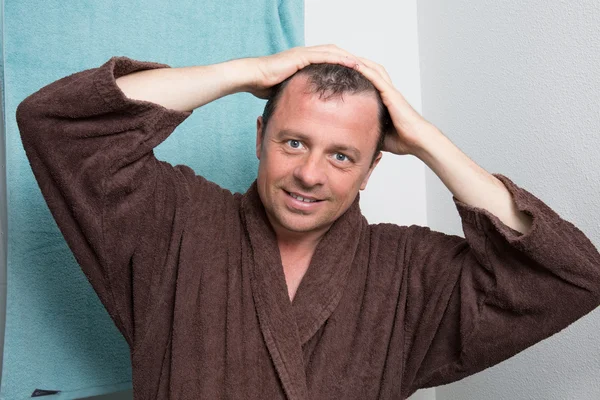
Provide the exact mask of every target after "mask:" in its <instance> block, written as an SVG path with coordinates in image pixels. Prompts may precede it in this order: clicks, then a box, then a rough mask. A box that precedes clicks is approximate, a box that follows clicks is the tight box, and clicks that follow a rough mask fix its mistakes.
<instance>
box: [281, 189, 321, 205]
mask: <svg viewBox="0 0 600 400" xmlns="http://www.w3.org/2000/svg"><path fill="white" fill-rule="evenodd" d="M286 193H287V194H289V195H290V196H291V197H293V198H294V199H296V200H299V201H302V202H304V203H318V202H320V201H322V200H317V199H314V198H310V197H302V196H300V195H299V194H296V193H291V192H288V191H286Z"/></svg>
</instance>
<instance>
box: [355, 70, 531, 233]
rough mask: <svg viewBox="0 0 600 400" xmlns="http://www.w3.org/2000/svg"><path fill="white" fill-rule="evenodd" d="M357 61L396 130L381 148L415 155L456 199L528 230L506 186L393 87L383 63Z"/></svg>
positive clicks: (528, 224)
mask: <svg viewBox="0 0 600 400" xmlns="http://www.w3.org/2000/svg"><path fill="white" fill-rule="evenodd" d="M360 61H361V64H360V66H359V70H360V72H361V73H362V74H363V75H365V77H367V79H369V80H370V81H371V82H372V83H373V84H374V85H375V87H376V88H377V89H378V90H379V91H380V93H381V97H382V100H383V102H384V104H385V105H386V107H387V108H388V110H389V112H390V116H391V118H392V121H393V124H394V128H395V131H394V132H390V133H389V134H388V135H387V136H386V138H385V145H384V148H383V149H384V150H385V151H389V152H391V153H394V154H402V155H404V154H411V155H414V156H416V157H417V158H419V159H420V160H421V161H423V162H424V163H425V164H426V165H427V166H428V167H429V168H431V170H432V171H433V172H435V174H436V175H437V176H438V177H439V178H440V179H441V181H442V182H443V183H444V185H446V187H447V188H448V189H449V190H450V192H452V194H453V195H454V197H456V198H457V199H458V200H460V201H462V202H463V203H466V204H468V205H470V206H473V207H477V208H482V209H485V210H487V211H489V212H491V213H492V214H493V215H495V216H496V217H498V218H499V219H500V220H501V221H502V222H503V223H504V224H506V225H507V226H509V227H511V228H512V229H515V230H516V231H519V232H521V233H523V234H526V233H527V232H529V231H530V229H531V225H532V219H531V216H530V215H528V214H526V213H524V212H522V211H519V210H518V209H517V207H516V203H515V202H514V200H513V198H512V196H511V194H510V192H509V191H508V189H507V188H506V186H504V184H503V183H502V182H501V181H500V180H499V179H498V178H496V177H495V176H493V175H492V174H490V173H488V172H487V171H486V170H484V169H483V168H481V167H480V166H479V165H477V164H476V163H475V162H474V161H473V160H471V159H470V158H469V157H467V155H466V154H464V153H463V152H462V151H461V150H460V149H459V148H458V147H456V146H455V145H454V144H453V143H452V142H451V141H450V140H449V139H448V138H447V137H446V136H445V135H444V134H442V132H440V130H439V129H437V128H436V127H435V126H434V125H432V124H431V123H429V122H428V121H426V120H425V119H424V118H423V117H422V116H421V115H419V113H417V112H416V111H415V110H414V109H413V108H412V107H411V105H410V104H409V103H408V102H407V101H406V99H404V97H403V96H402V94H401V93H400V92H399V91H398V90H396V89H395V88H394V86H393V85H392V83H391V80H390V78H389V76H388V75H387V73H386V71H385V69H384V68H383V67H382V66H380V65H378V64H375V63H374V62H372V61H370V60H367V59H364V58H360Z"/></svg>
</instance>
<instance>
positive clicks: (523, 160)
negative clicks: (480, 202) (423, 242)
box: [418, 0, 600, 400]
mask: <svg viewBox="0 0 600 400" xmlns="http://www.w3.org/2000/svg"><path fill="white" fill-rule="evenodd" d="M418 17H419V41H420V56H421V64H420V65H421V79H422V97H423V112H424V116H425V117H426V118H428V119H429V120H431V121H432V122H433V123H435V124H436V125H437V126H438V127H439V128H440V129H442V131H444V132H445V133H446V135H447V136H449V137H450V138H451V139H452V140H453V142H454V143H456V144H457V145H458V146H459V147H460V148H462V149H463V151H465V152H466V153H467V154H468V155H469V156H471V158H473V159H474V160H475V161H476V162H477V163H479V164H480V165H482V166H483V167H484V168H486V169H487V170H488V171H490V172H501V173H504V174H505V175H507V176H509V177H511V178H512V179H513V180H514V181H515V182H516V183H517V184H520V185H522V186H523V187H525V188H527V189H528V190H529V191H531V192H533V193H534V194H536V195H537V196H538V197H540V198H541V199H542V200H544V201H545V202H546V203H547V204H548V205H550V207H552V208H554V209H555V210H556V211H557V212H558V213H559V214H560V215H562V216H563V217H564V218H566V219H567V220H570V221H572V222H573V223H575V225H577V226H578V227H580V229H581V230H583V231H584V232H585V233H586V234H587V235H588V237H590V239H591V240H592V241H593V242H594V243H595V245H596V246H597V247H598V246H600V168H599V163H598V161H597V154H596V153H597V151H598V149H599V148H600V135H599V127H600V69H599V65H600V2H598V0H570V1H556V0H529V1H520V0H506V1H496V0H480V1H477V2H474V1H466V0H456V1H453V2H447V1H445V0H420V1H419V4H418ZM446 193H447V191H446V189H445V188H444V187H443V186H442V185H441V183H440V182H439V180H438V179H437V177H435V176H434V175H433V174H431V173H428V174H427V206H428V210H427V212H428V214H427V216H428V223H429V225H430V226H432V228H434V229H437V230H442V231H446V232H449V233H461V232H462V231H461V228H460V225H459V223H458V220H457V219H456V211H455V208H454V206H453V204H452V203H451V201H450V200H449V199H448V197H447V196H446ZM599 344H600V310H596V311H595V312H593V313H591V314H589V315H588V316H587V317H585V318H584V319H582V320H580V321H578V322H577V323H575V324H573V325H571V327H569V328H568V329H567V330H565V331H563V332H561V333H559V334H557V335H556V336H553V337H552V338H550V339H548V340H546V341H543V342H541V343H539V344H537V345H536V346H534V347H532V348H530V349H528V350H526V351H525V352H523V353H521V354H519V355H517V356H516V357H514V358H512V359H510V360H508V361H506V362H504V363H501V364H500V365H498V366H496V367H493V368H491V369H489V370H487V371H484V372H482V373H480V374H477V375H474V376H472V377H470V378H467V379H465V380H463V381H462V382H459V383H455V384H452V385H448V386H445V387H440V388H438V389H437V399H438V400H446V399H448V400H450V399H453V400H454V399H461V400H469V399H477V400H480V399H486V400H494V399H517V400H518V399H531V400H537V399H539V400H542V399H543V400H553V399H556V400H558V399H560V400H563V399H578V400H592V399H593V400H598V399H600V384H599V383H598V377H599V376H600V345H599Z"/></svg>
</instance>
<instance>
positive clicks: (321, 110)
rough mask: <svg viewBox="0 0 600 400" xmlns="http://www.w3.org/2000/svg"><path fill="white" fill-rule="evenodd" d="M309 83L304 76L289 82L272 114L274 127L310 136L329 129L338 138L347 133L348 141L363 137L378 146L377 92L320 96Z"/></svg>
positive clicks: (329, 132) (368, 142)
mask: <svg viewBox="0 0 600 400" xmlns="http://www.w3.org/2000/svg"><path fill="white" fill-rule="evenodd" d="M309 85H310V84H309V82H308V78H307V77H306V76H302V75H299V76H296V77H294V78H293V79H292V80H291V81H290V82H289V83H288V85H287V86H286V87H285V89H284V90H283V93H282V94H281V97H280V99H279V102H278V104H277V107H276V109H275V112H274V114H273V116H272V121H273V129H277V130H283V129H288V130H295V131H299V132H303V133H305V134H309V135H310V134H313V133H323V132H328V134H329V136H331V137H332V138H336V139H338V140H339V139H343V137H344V136H348V139H349V140H357V139H361V141H365V143H367V144H368V145H370V144H373V146H375V143H376V141H377V137H378V135H379V109H378V103H377V98H376V96H375V94H374V93H360V94H349V93H345V94H343V95H342V96H335V97H332V98H329V99H321V98H319V94H318V93H312V92H311V90H310V89H311V88H310V86H309ZM269 125H271V122H269ZM373 148H374V147H373Z"/></svg>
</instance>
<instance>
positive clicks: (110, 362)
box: [0, 0, 304, 400]
mask: <svg viewBox="0 0 600 400" xmlns="http://www.w3.org/2000/svg"><path fill="white" fill-rule="evenodd" d="M33 4H34V3H32V2H30V1H7V2H5V5H4V7H5V9H4V11H5V19H4V28H5V29H4V30H5V31H4V34H5V42H4V44H5V45H6V46H5V48H4V51H5V52H6V58H5V61H6V64H5V74H6V75H5V78H6V81H5V83H6V86H5V88H6V92H5V96H6V114H5V115H7V121H6V123H7V126H6V147H7V152H6V154H7V165H6V167H7V175H8V271H7V273H8V276H7V285H8V287H7V290H8V298H7V312H6V317H7V320H6V337H5V345H4V360H3V374H2V388H1V393H0V398H2V399H7V400H12V399H24V398H29V397H30V396H31V395H32V393H33V392H34V391H35V389H44V390H58V391H61V392H60V393H59V394H57V395H49V396H47V397H46V396H44V398H80V397H86V396H92V395H97V394H103V393H110V392H114V391H118V390H125V389H127V388H130V387H131V379H132V377H131V367H130V365H131V360H130V355H129V348H128V346H127V342H126V341H125V340H124V339H123V337H122V336H121V335H120V333H119V331H118V329H117V328H116V327H115V325H114V323H113V321H112V320H111V318H110V316H109V314H108V313H107V312H106V310H105V308H104V307H103V305H102V303H101V302H100V300H99V299H98V296H97V295H96V294H95V293H94V290H93V288H92V287H91V286H90V284H89V282H88V281H87V279H86V277H85V275H84V274H83V273H82V271H81V269H80V268H79V266H78V264H77V262H76V260H75V258H74V257H73V255H72V253H71V251H70V250H69V248H68V246H67V244H66V242H65V239H64V238H63V235H62V234H61V233H60V231H59V229H58V227H57V226H56V223H55V222H54V220H53V218H52V215H51V214H50V211H49V210H48V206H47V205H46V203H45V201H44V198H43V197H42V194H41V193H40V189H39V187H38V185H37V183H36V181H35V179H34V175H33V173H32V171H31V168H30V166H29V163H28V160H27V158H26V155H25V152H24V149H23V145H22V143H21V138H20V136H19V132H18V129H17V124H16V121H15V117H14V115H15V111H16V108H17V105H18V104H19V103H20V102H21V101H22V100H23V99H24V98H25V97H26V96H27V95H29V94H31V93H33V92H35V91H37V90H39V88H41V87H43V86H45V85H47V84H48V83H50V82H52V81H55V80H56V79H58V78H61V77H63V76H66V75H68V74H71V73H73V72H76V71H81V70H84V69H88V68H92V67H97V66H98V65H100V64H102V63H104V62H105V61H106V60H108V59H109V58H110V57H111V56H112V55H113V54H118V55H127V56H130V57H135V58H138V59H142V60H144V59H146V60H156V61H160V62H162V63H167V64H170V65H173V66H188V65H205V64H212V63H216V62H221V61H225V60H229V59H233V58H239V57H246V56H259V55H266V54H271V53H275V52H278V51H282V50H285V49H287V48H289V47H291V46H296V45H301V44H302V43H303V37H304V31H303V29H304V15H303V12H304V10H303V7H304V5H303V1H301V0H294V1H291V0H290V1H287V0H285V1H282V0H246V1H221V0H179V1H176V2H167V1H163V0H144V1H140V0H135V1H117V0H109V1H71V2H65V1H59V0H47V1H43V2H41V1H38V2H36V3H35V4H37V5H35V6H32V5H33ZM65 106H66V105H65ZM263 107H264V101H263V100H259V99H256V98H254V97H253V96H251V95H250V94H238V95H233V96H228V97H226V98H223V99H220V100H218V101H216V102H214V103H211V104H209V105H207V106H206V107H202V109H199V110H198V111H197V112H195V113H194V115H193V116H192V117H190V118H189V119H188V120H187V121H186V122H185V124H183V125H182V126H180V129H179V130H178V134H177V135H173V136H172V137H171V138H169V140H166V141H165V142H164V143H162V144H161V146H159V148H157V149H156V154H157V156H158V157H160V158H161V159H167V160H169V161H170V162H173V163H181V164H185V165H188V166H190V167H192V168H194V169H195V170H196V171H202V172H203V174H204V176H206V177H207V178H209V179H211V180H212V181H214V182H218V183H219V184H220V185H221V186H223V187H226V188H228V189H231V190H235V191H245V190H246V189H247V188H248V187H249V186H250V184H251V183H252V181H253V180H254V178H255V177H256V166H257V161H256V157H255V156H254V154H253V152H252V151H248V149H252V148H253V146H254V140H255V121H256V117H257V116H258V115H260V114H261V113H262V110H263ZM76 109H77V108H76V107H75V106H72V108H71V110H72V112H73V113H76V112H77V111H76ZM200 127H202V128H201V129H200ZM84 146H85V145H84ZM73 183H75V182H73ZM70 206H73V207H75V208H77V207H78V206H76V205H74V204H71V205H70ZM70 206H69V207H70ZM154 389H155V388H154V387H151V388H149V390H154ZM42 394H44V393H42Z"/></svg>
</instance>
